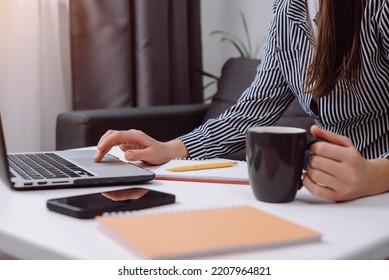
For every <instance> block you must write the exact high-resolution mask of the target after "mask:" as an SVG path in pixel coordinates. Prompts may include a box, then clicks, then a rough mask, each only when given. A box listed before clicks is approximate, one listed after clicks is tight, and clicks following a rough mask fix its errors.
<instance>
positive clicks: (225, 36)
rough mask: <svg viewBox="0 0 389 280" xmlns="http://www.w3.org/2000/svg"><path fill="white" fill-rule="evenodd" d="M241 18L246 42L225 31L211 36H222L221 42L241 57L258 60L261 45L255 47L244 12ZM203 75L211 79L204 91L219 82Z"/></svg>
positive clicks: (210, 76) (204, 73)
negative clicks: (228, 45) (227, 44)
mask: <svg viewBox="0 0 389 280" xmlns="http://www.w3.org/2000/svg"><path fill="white" fill-rule="evenodd" d="M240 18H241V21H242V25H243V29H244V33H245V42H244V41H243V40H242V39H240V38H239V37H237V36H235V35H234V34H231V33H230V32H227V31H223V30H215V31H212V32H211V33H210V34H209V35H210V36H215V35H216V36H220V42H221V43H229V44H231V45H232V46H233V47H234V48H235V50H236V51H237V52H238V53H239V55H240V56H241V57H246V58H252V59H254V58H257V57H258V54H259V51H260V46H261V44H260V43H259V42H258V40H257V41H256V44H255V46H253V44H252V39H251V36H250V32H249V29H248V25H247V20H246V17H245V15H244V14H243V12H242V11H240ZM261 43H262V42H261ZM201 74H202V75H203V76H204V77H207V78H208V79H209V81H208V82H207V83H206V84H205V85H204V87H203V89H204V90H206V89H207V88H209V87H210V86H212V85H214V84H216V83H217V81H218V80H219V77H218V76H216V75H214V74H212V73H209V72H206V71H201ZM212 98H213V96H212V95H211V96H209V97H207V98H205V99H204V101H208V100H210V99H212Z"/></svg>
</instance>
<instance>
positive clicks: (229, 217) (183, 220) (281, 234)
mask: <svg viewBox="0 0 389 280" xmlns="http://www.w3.org/2000/svg"><path fill="white" fill-rule="evenodd" d="M96 220H97V221H98V223H99V228H100V229H101V230H103V231H104V232H105V233H107V234H108V235H109V236H111V237H112V238H113V239H115V240H117V241H119V242H120V243H121V244H125V245H126V246H127V247H128V248H129V249H130V250H132V251H133V252H134V253H137V254H138V255H139V256H140V257H141V258H147V259H176V258H190V257H195V256H201V255H207V254H219V253H227V252H232V251H239V250H248V249H250V250H253V249H258V248H268V247H273V246H280V245H290V244H296V243H302V242H308V241H316V240H320V238H321V234H320V233H318V232H316V231H314V230H311V229H309V228H306V227H304V226H301V225H298V224H295V223H293V222H290V221H288V220H285V219H282V218H279V217H277V216H274V215H272V214H269V213H266V212H264V211H261V210H258V209H256V208H253V207H250V206H239V207H231V208H218V209H206V210H194V211H182V212H167V213H149V214H129V215H118V216H100V217H96Z"/></svg>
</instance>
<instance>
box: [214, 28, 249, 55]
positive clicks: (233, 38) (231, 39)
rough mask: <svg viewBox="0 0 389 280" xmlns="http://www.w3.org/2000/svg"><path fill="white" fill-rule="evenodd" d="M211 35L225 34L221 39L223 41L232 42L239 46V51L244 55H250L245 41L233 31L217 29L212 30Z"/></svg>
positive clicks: (236, 46)
mask: <svg viewBox="0 0 389 280" xmlns="http://www.w3.org/2000/svg"><path fill="white" fill-rule="evenodd" d="M210 35H224V36H222V38H221V39H220V41H221V42H225V41H228V42H230V43H231V44H232V45H233V46H234V47H235V48H237V51H238V52H239V53H240V54H241V56H242V57H249V55H250V54H249V52H248V50H247V48H246V46H245V44H244V43H243V41H242V40H240V39H239V38H238V37H236V36H234V35H232V34H231V33H229V32H226V31H222V30H215V31H213V32H211V33H210Z"/></svg>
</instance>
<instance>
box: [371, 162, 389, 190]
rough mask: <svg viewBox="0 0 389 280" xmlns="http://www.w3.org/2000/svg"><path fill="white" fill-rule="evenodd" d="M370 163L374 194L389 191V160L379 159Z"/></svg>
mask: <svg viewBox="0 0 389 280" xmlns="http://www.w3.org/2000/svg"><path fill="white" fill-rule="evenodd" d="M369 163H370V167H371V168H370V172H369V173H370V174H369V178H370V180H369V181H370V182H369V184H371V185H370V187H371V190H372V192H373V193H372V194H373V195H375V194H380V193H384V192H388V191H389V160H388V159H386V158H377V159H371V160H369Z"/></svg>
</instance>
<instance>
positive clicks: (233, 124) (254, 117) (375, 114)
mask: <svg viewBox="0 0 389 280" xmlns="http://www.w3.org/2000/svg"><path fill="white" fill-rule="evenodd" d="M273 14H274V16H273V19H272V22H271V24H270V26H269V33H268V37H267V40H266V45H265V49H264V50H265V52H264V57H263V59H262V62H261V64H260V65H259V66H258V69H257V73H256V76H255V79H254V81H253V82H252V84H251V86H250V87H249V88H248V89H246V90H245V91H244V93H243V94H242V96H241V97H240V98H239V100H238V101H237V103H236V104H235V105H234V106H232V107H231V108H230V109H228V110H227V111H225V112H224V113H223V114H222V115H220V116H219V117H217V118H215V119H211V120H208V121H207V122H206V123H205V124H204V125H202V126H200V127H198V128H196V129H195V130H194V131H192V132H191V133H189V134H186V135H183V136H181V137H179V139H181V140H182V141H183V142H184V144H185V145H186V147H187V149H188V151H189V154H190V157H193V158H212V157H218V156H222V155H226V154H230V153H233V152H236V151H238V150H240V149H242V148H244V146H245V139H246V131H247V129H248V128H249V127H254V126H269V125H274V124H275V123H276V122H277V120H278V119H279V118H280V116H281V115H282V114H283V112H284V111H285V110H286V108H287V106H288V105H289V104H290V103H291V102H292V100H293V99H294V98H297V99H298V101H299V103H300V105H301V106H302V108H303V109H304V111H305V112H306V113H307V114H308V115H309V116H311V117H312V118H313V119H314V121H315V123H316V124H317V125H318V126H319V127H320V128H322V129H325V130H328V131H332V132H334V133H337V134H341V135H345V136H347V137H348V138H350V140H351V141H352V142H353V144H354V145H355V147H356V148H357V149H358V151H360V153H361V155H362V156H363V157H364V158H366V159H372V158H379V157H383V158H389V133H388V131H389V0H369V1H368V4H367V6H366V9H365V12H364V16H363V18H362V26H361V67H362V69H361V71H362V72H361V74H362V75H360V79H359V80H358V81H356V82H355V83H354V84H353V85H352V86H351V87H349V88H348V89H347V92H344V89H343V87H342V85H341V83H342V82H341V81H339V82H338V84H337V85H335V88H334V90H333V92H332V93H331V94H330V95H328V96H326V97H323V98H321V99H320V100H319V101H318V114H317V115H315V113H314V112H312V111H311V109H310V104H311V101H312V96H311V95H310V94H307V93H305V92H304V82H305V80H306V69H307V67H308V66H309V65H310V63H311V61H312V58H313V55H314V51H315V49H314V45H313V38H312V35H311V32H310V28H309V26H310V24H309V22H308V20H307V18H308V16H307V9H306V0H276V1H275V2H274V5H273Z"/></svg>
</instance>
